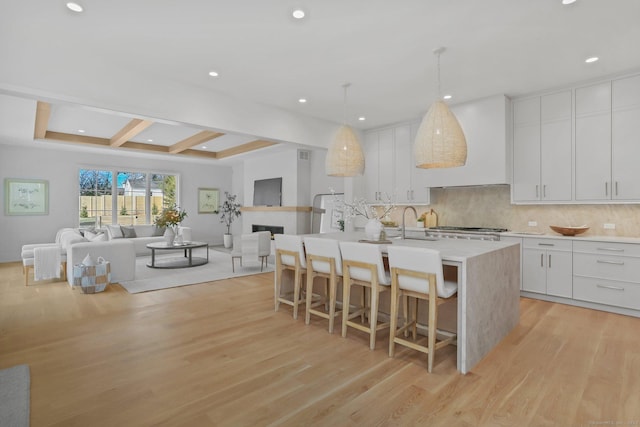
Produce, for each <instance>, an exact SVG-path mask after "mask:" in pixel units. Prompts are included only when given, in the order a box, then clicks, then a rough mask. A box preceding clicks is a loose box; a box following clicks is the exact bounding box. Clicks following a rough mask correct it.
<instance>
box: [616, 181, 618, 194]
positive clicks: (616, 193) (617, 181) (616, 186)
mask: <svg viewBox="0 0 640 427" xmlns="http://www.w3.org/2000/svg"><path fill="white" fill-rule="evenodd" d="M617 195H618V181H616V196H617Z"/></svg>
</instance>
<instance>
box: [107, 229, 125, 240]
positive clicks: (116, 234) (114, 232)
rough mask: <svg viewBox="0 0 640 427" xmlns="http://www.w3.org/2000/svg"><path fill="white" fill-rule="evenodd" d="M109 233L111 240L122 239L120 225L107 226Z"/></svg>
mask: <svg viewBox="0 0 640 427" xmlns="http://www.w3.org/2000/svg"><path fill="white" fill-rule="evenodd" d="M107 233H109V240H113V239H122V238H123V237H124V234H122V228H120V226H119V225H107Z"/></svg>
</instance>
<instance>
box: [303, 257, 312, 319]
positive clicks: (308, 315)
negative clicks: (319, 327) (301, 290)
mask: <svg viewBox="0 0 640 427" xmlns="http://www.w3.org/2000/svg"><path fill="white" fill-rule="evenodd" d="M312 294H313V272H312V271H311V265H309V270H308V271H307V306H306V309H305V312H306V315H305V318H304V323H306V324H307V325H308V324H309V322H311V297H312Z"/></svg>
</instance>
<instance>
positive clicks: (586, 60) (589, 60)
mask: <svg viewBox="0 0 640 427" xmlns="http://www.w3.org/2000/svg"><path fill="white" fill-rule="evenodd" d="M598 59H600V58H598V57H597V56H592V57H590V58H587V59H585V60H584V62H586V63H587V64H591V63H592V62H596V61H597V60H598Z"/></svg>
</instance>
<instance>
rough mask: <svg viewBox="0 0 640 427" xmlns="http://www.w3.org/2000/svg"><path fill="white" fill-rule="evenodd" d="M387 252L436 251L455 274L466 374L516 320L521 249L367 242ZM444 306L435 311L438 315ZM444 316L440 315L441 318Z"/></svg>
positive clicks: (349, 236) (358, 236)
mask: <svg viewBox="0 0 640 427" xmlns="http://www.w3.org/2000/svg"><path fill="white" fill-rule="evenodd" d="M314 236H316V237H323V238H329V239H336V240H340V241H352V242H354V241H355V242H357V241H360V240H366V235H365V233H363V232H346V233H325V234H315V235H314ZM371 244H374V245H378V246H379V247H380V251H381V252H383V253H384V252H386V249H387V247H388V246H389V245H402V246H414V247H423V248H431V249H436V250H438V251H440V254H441V255H442V261H443V264H445V265H448V266H452V267H450V268H455V269H456V270H457V281H458V298H457V304H455V303H454V309H456V307H457V314H454V318H457V326H456V327H455V331H456V332H457V336H458V337H457V342H458V352H457V356H458V358H457V366H458V370H459V371H460V372H462V373H467V372H469V371H470V370H471V369H472V368H473V367H474V366H475V365H476V364H477V363H478V362H480V360H482V358H484V356H486V355H487V353H489V352H490V351H491V349H493V348H494V347H495V346H496V345H497V344H498V343H499V342H500V341H502V339H504V337H506V336H507V335H508V334H509V332H511V330H512V329H513V328H514V327H515V326H516V325H517V324H518V321H519V320H520V244H519V243H517V242H513V241H487V240H466V239H438V240H426V239H404V240H403V239H398V238H391V239H390V243H386V244H384V243H371ZM446 305H447V304H444V305H443V306H442V307H441V308H439V312H442V310H443V309H444V307H445V306H446ZM441 314H442V313H441Z"/></svg>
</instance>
